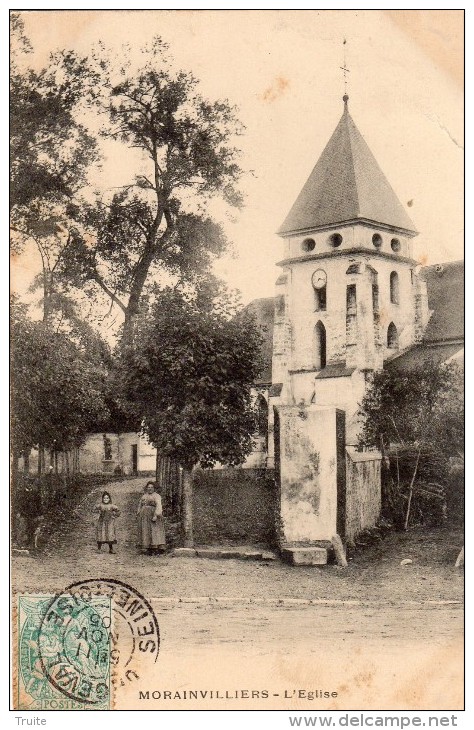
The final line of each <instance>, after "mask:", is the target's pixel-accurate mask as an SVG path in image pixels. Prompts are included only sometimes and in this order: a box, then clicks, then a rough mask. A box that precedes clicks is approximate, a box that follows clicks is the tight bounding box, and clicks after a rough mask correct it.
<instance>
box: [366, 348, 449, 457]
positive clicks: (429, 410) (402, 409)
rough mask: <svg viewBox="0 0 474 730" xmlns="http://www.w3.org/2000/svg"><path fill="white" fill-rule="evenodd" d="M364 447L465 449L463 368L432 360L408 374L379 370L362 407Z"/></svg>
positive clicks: (444, 451) (442, 450)
mask: <svg viewBox="0 0 474 730" xmlns="http://www.w3.org/2000/svg"><path fill="white" fill-rule="evenodd" d="M359 415H360V418H361V421H362V431H361V435H360V439H359V442H360V445H361V446H369V447H376V448H379V449H382V450H385V449H387V448H388V447H389V446H390V444H391V443H395V444H401V445H404V446H416V447H420V448H422V449H423V450H426V449H427V450H432V451H436V452H437V453H438V454H444V455H445V456H446V457H448V456H454V455H456V454H457V453H459V451H460V450H461V449H462V443H463V438H464V401H463V379H462V372H461V370H460V369H459V367H458V366H456V365H454V364H448V365H443V364H441V365H435V364H433V363H432V362H430V361H429V360H428V361H426V362H424V363H423V364H422V365H421V366H420V367H418V368H416V369H412V370H408V371H406V372H396V371H394V370H389V369H386V370H382V371H381V372H378V373H375V374H374V376H373V381H372V385H371V387H370V388H369V389H368V391H367V393H366V395H365V397H364V399H363V401H362V404H361V408H360V411H359Z"/></svg>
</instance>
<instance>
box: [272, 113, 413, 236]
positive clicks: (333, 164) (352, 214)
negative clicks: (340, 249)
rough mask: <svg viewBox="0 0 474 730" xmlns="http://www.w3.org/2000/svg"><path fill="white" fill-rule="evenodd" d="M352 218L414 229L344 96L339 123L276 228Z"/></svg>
mask: <svg viewBox="0 0 474 730" xmlns="http://www.w3.org/2000/svg"><path fill="white" fill-rule="evenodd" d="M357 220H364V221H372V222H375V223H380V224H384V225H387V226H390V227H393V228H396V229H402V230H404V231H407V232H409V233H412V234H413V233H416V230H415V227H414V225H413V222H412V221H411V220H410V218H409V216H408V214H407V213H406V212H405V209H404V208H403V206H402V204H401V203H400V201H399V200H398V198H397V196H396V194H395V192H394V191H393V188H392V187H391V186H390V184H389V182H388V181H387V179H386V177H385V175H384V174H383V172H382V170H381V169H380V167H379V165H378V163H377V160H376V159H375V157H374V156H373V154H372V152H371V151H370V149H369V147H368V145H367V143H366V141H365V140H364V138H363V137H362V135H361V133H360V132H359V130H358V129H357V127H356V125H355V124H354V121H353V120H352V117H351V115H350V114H349V110H348V106H347V101H345V104H344V113H343V115H342V117H341V119H340V121H339V124H338V125H337V127H336V129H335V130H334V132H333V134H332V137H331V138H330V140H329V142H328V143H327V145H326V147H325V148H324V150H323V152H322V154H321V157H320V158H319V160H318V162H317V163H316V166H315V167H314V169H313V171H312V173H311V175H310V176H309V178H308V180H307V181H306V183H305V185H304V186H303V189H302V190H301V192H300V194H299V195H298V197H297V199H296V202H295V203H294V204H293V207H292V208H291V210H290V212H289V213H288V215H287V217H286V218H285V220H284V222H283V224H282V225H281V227H280V229H279V231H278V233H279V234H280V235H282V236H284V235H288V234H291V233H296V232H298V231H304V230H308V229H317V228H324V227H326V226H328V225H334V224H337V223H343V222H349V221H357Z"/></svg>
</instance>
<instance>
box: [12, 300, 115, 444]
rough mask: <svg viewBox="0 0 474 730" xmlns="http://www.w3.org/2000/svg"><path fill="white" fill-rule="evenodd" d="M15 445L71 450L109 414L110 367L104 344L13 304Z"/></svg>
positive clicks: (13, 437)
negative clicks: (57, 327)
mask: <svg viewBox="0 0 474 730" xmlns="http://www.w3.org/2000/svg"><path fill="white" fill-rule="evenodd" d="M11 313H12V324H11V336H12V347H11V369H12V374H13V375H12V383H11V407H12V420H11V429H12V446H13V451H14V452H16V453H19V452H21V451H24V450H29V449H31V448H32V447H37V448H38V449H39V450H41V449H43V448H49V449H53V448H54V449H57V450H63V451H65V450H69V449H71V448H72V447H74V446H79V445H80V444H81V443H82V441H83V440H84V438H85V436H86V434H87V432H88V431H89V430H90V428H91V426H92V425H93V424H94V423H95V422H96V421H97V420H98V419H101V418H105V417H106V416H107V407H106V403H105V380H106V375H107V373H106V370H105V368H104V366H103V353H102V352H101V345H100V343H99V342H98V341H97V340H96V345H95V347H93V346H92V341H91V339H90V338H88V339H87V343H88V346H87V347H84V344H85V342H84V341H83V342H82V343H81V342H80V341H78V339H77V338H73V337H72V336H71V335H67V334H65V333H58V332H51V329H50V328H49V327H48V326H47V325H45V324H44V323H43V322H35V321H32V320H30V319H29V318H28V316H27V312H26V308H25V306H24V305H21V304H19V303H18V302H16V301H15V300H14V301H13V303H12V307H11Z"/></svg>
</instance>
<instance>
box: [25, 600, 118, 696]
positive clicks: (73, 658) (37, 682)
mask: <svg viewBox="0 0 474 730" xmlns="http://www.w3.org/2000/svg"><path fill="white" fill-rule="evenodd" d="M15 609H16V611H17V616H16V620H15V621H14V637H13V639H14V641H13V650H14V652H15V654H16V656H15V657H14V667H15V672H14V693H15V696H16V697H15V699H16V702H15V704H16V706H17V708H18V709H21V710H75V709H76V710H85V709H91V710H106V709H112V700H111V690H112V681H111V662H110V657H111V641H112V602H111V598H110V597H109V596H90V595H85V594H83V593H81V594H70V595H69V594H65V593H62V594H60V595H56V596H54V595H20V596H18V598H17V603H16V606H15Z"/></svg>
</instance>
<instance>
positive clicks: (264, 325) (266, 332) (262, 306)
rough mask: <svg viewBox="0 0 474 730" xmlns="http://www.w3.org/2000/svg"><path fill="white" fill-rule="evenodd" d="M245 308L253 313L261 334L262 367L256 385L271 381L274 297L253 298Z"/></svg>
mask: <svg viewBox="0 0 474 730" xmlns="http://www.w3.org/2000/svg"><path fill="white" fill-rule="evenodd" d="M245 310H246V311H247V312H251V313H252V314H253V315H254V317H255V320H256V322H257V325H258V327H259V328H260V332H261V334H262V349H261V355H262V365H263V367H262V371H261V373H260V376H259V378H258V379H257V380H256V385H258V384H261V383H271V381H272V355H273V321H274V314H275V299H274V298H273V297H266V298H264V299H254V300H253V301H252V302H250V304H247V306H246V307H245Z"/></svg>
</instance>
